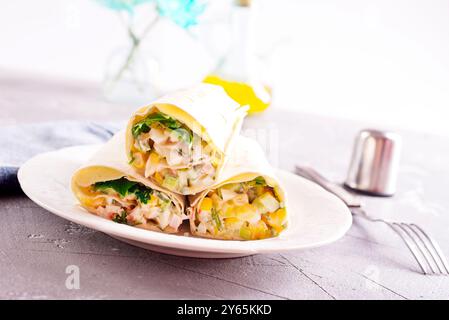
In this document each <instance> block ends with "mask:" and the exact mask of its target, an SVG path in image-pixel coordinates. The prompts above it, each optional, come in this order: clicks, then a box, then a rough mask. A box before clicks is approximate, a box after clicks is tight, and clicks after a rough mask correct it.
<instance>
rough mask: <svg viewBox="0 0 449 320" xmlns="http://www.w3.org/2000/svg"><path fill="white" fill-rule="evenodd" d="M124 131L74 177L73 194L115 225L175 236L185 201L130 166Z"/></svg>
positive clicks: (89, 208)
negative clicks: (125, 225)
mask: <svg viewBox="0 0 449 320" xmlns="http://www.w3.org/2000/svg"><path fill="white" fill-rule="evenodd" d="M124 143H125V131H121V132H119V133H117V134H116V135H115V136H114V137H112V138H111V140H109V141H108V142H107V143H106V144H105V145H104V146H102V147H101V148H100V150H98V152H97V153H95V154H94V155H93V157H92V158H91V159H90V160H89V161H88V163H87V164H86V165H85V166H83V167H81V168H80V169H78V170H77V171H76V172H75V173H74V174H73V177H72V191H73V193H74V194H75V196H76V197H77V199H78V200H79V202H80V204H81V206H82V207H84V208H85V209H86V210H87V211H89V212H91V213H93V214H96V215H98V216H101V217H103V218H106V219H109V220H113V221H115V222H119V223H123V224H128V225H131V226H136V227H138V228H143V229H147V230H153V231H161V232H166V233H175V232H177V231H178V228H179V226H180V225H181V223H182V221H183V220H185V219H186V218H187V216H186V215H185V214H184V208H185V200H186V199H185V197H184V196H181V195H178V194H175V193H173V192H170V191H167V190H164V189H163V188H161V187H159V186H157V185H156V184H154V183H152V182H151V181H148V179H145V178H144V177H142V176H141V175H139V174H138V173H137V172H136V171H135V170H134V169H132V168H131V167H130V166H129V165H128V164H127V158H126V155H125V154H124V152H123V146H124Z"/></svg>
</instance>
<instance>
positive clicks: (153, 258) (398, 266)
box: [0, 77, 449, 299]
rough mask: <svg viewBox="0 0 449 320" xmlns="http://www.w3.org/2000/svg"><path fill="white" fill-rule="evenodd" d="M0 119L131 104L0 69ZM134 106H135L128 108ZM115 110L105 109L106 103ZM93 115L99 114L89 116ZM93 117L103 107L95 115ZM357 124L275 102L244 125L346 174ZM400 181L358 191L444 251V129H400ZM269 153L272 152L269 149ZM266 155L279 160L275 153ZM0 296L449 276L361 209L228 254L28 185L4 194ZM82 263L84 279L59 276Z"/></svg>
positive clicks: (341, 295) (318, 286)
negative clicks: (60, 204) (335, 225)
mask: <svg viewBox="0 0 449 320" xmlns="http://www.w3.org/2000/svg"><path fill="white" fill-rule="evenodd" d="M0 92H1V94H0V106H1V110H2V118H1V119H0V124H2V125H3V124H13V123H23V122H34V121H45V120H54V119H94V120H99V119H102V118H104V119H105V120H118V119H122V120H123V119H125V118H126V115H127V114H128V113H129V109H127V108H126V107H123V106H117V105H109V104H107V103H105V102H102V101H101V98H100V97H99V96H98V95H97V92H98V91H97V88H95V87H91V86H86V85H79V84H73V83H61V82H60V81H58V82H49V81H46V82H36V79H26V78H16V79H13V78H11V77H9V78H5V77H0ZM131 110H132V108H131ZM111 113H113V114H111ZM94 117H95V118H94ZM98 117H101V118H98ZM365 126H366V125H364V124H361V123H353V122H349V121H341V120H335V119H332V118H323V117H317V116H311V115H305V114H298V113H293V112H285V111H282V110H280V109H277V107H276V106H273V107H272V108H271V109H270V110H269V111H267V112H266V113H265V114H263V115H261V116H255V117H251V118H248V119H247V120H246V123H245V133H247V134H252V133H256V134H257V135H258V137H259V138H262V139H264V136H263V134H264V133H263V132H266V131H264V130H263V129H262V128H265V129H266V128H269V130H268V132H270V136H271V137H275V138H276V136H278V138H279V140H278V141H279V146H278V148H279V150H278V151H279V157H278V165H279V167H281V168H283V169H287V170H292V169H293V167H294V165H295V164H308V165H312V166H313V167H315V168H316V169H317V170H319V171H321V172H322V173H323V174H324V175H327V176H328V177H330V178H332V179H335V180H336V181H342V180H343V179H344V176H345V172H346V169H347V166H348V162H349V158H350V153H351V148H352V140H353V138H354V136H355V133H356V132H357V131H358V130H359V129H361V128H362V127H365ZM400 133H401V134H402V136H403V140H404V143H403V157H402V160H401V165H400V172H399V184H398V192H397V194H396V195H395V196H394V197H392V198H368V197H365V198H364V200H365V202H366V205H367V211H368V212H369V213H370V214H372V215H373V216H378V217H385V218H390V219H393V220H397V221H406V222H410V221H413V222H415V223H417V224H419V225H420V226H422V227H423V228H425V229H426V230H427V231H429V232H430V233H431V234H432V235H433V236H434V237H435V238H436V240H437V241H438V242H439V243H440V246H441V247H442V249H443V251H444V252H445V253H446V254H447V255H448V254H449V234H448V232H447V228H448V226H449V213H448V211H447V209H448V208H449V197H448V196H447V192H448V190H449V179H448V177H449V167H448V166H447V163H449V140H448V139H447V138H442V137H437V136H432V135H426V134H422V133H419V134H418V133H413V132H400ZM272 154H274V155H276V154H277V152H276V150H275V151H274V153H272ZM271 160H274V161H275V162H276V156H274V157H273V158H272V159H271ZM0 201H1V204H2V205H1V208H0V215H1V216H2V223H1V224H0V273H1V274H2V275H4V276H2V277H0V298H11V299H16V298H36V299H41V298H62V299H65V298H88V299H90V298H100V299H101V298H106V299H107V298H131V299H132V298H143V299H152V298H157V299H163V298H190V299H201V298H205V299H209V298H212V299H215V298H217V299H221V298H227V299H246V298H252V299H259V298H261V299H312V298H314V299H421V298H422V299H430V298H442V299H448V298H449V277H441V276H423V275H421V274H420V273H419V268H418V266H417V265H416V263H415V261H414V260H413V257H412V256H411V254H410V253H409V252H408V250H407V248H406V247H405V246H404V244H403V243H402V242H401V241H400V239H399V238H398V237H397V235H396V234H394V233H393V232H392V231H391V230H390V229H389V228H388V227H387V226H385V225H382V224H373V223H370V222H367V221H364V220H361V219H359V218H355V219H354V225H353V226H352V228H351V229H350V231H349V232H348V234H347V235H346V236H345V237H344V238H343V239H341V240H339V241H337V242H336V243H334V244H332V245H328V246H325V247H322V248H316V249H313V250H307V251H298V252H295V251H292V252H289V253H287V254H273V255H255V256H250V257H246V258H238V259H227V260H201V259H193V258H181V257H175V256H167V255H163V254H158V253H153V252H150V251H145V250H143V249H139V248H136V247H132V246H130V245H127V244H124V243H122V242H120V241H118V240H115V239H113V238H111V237H109V236H107V235H105V234H102V233H100V232H96V231H93V230H90V229H87V228H85V227H82V226H79V225H75V224H73V223H70V222H68V221H65V220H63V219H61V218H59V217H57V216H55V215H53V214H51V213H49V212H47V211H46V210H44V209H41V208H40V207H38V206H37V205H35V204H34V203H33V202H31V201H30V200H29V199H27V198H26V197H25V196H21V195H18V196H2V197H1V198H0ZM68 265H77V266H79V268H80V289H79V290H68V289H67V288H66V286H65V281H66V278H67V274H66V267H67V266H68Z"/></svg>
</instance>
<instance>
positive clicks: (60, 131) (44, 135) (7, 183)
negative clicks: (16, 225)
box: [0, 121, 122, 195]
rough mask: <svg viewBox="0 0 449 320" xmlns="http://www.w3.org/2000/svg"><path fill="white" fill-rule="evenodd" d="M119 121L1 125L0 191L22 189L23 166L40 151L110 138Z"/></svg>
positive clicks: (93, 142) (4, 192) (11, 191)
mask: <svg viewBox="0 0 449 320" xmlns="http://www.w3.org/2000/svg"><path fill="white" fill-rule="evenodd" d="M121 125H122V124H119V123H101V124H99V123H94V122H76V121H59V122H46V123H38V124H24V125H17V126H6V127H2V128H0V195H1V194H13V193H17V192H20V190H21V189H20V186H19V182H18V181H17V171H18V169H19V167H20V166H21V165H22V164H23V163H24V162H25V161H26V160H28V159H29V158H31V157H33V156H34V155H36V154H39V153H42V152H47V151H51V150H56V149H60V148H64V147H69V146H74V145H81V144H95V143H102V142H105V141H107V140H108V139H109V138H110V137H111V136H112V135H113V134H114V133H115V132H117V131H118V130H119V129H120V128H121V127H122V126H121Z"/></svg>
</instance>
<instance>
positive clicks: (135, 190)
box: [94, 177, 153, 204]
mask: <svg viewBox="0 0 449 320" xmlns="http://www.w3.org/2000/svg"><path fill="white" fill-rule="evenodd" d="M94 189H95V190H99V191H106V190H107V189H112V190H114V191H116V192H117V193H118V194H120V195H121V196H122V197H126V196H127V195H128V194H135V195H136V197H137V199H138V200H139V201H140V202H141V203H143V204H146V203H148V201H149V199H150V196H151V194H152V193H153V190H152V189H150V188H147V187H145V186H144V185H142V184H140V183H138V182H134V181H129V180H128V179H126V178H125V177H122V178H120V179H117V180H110V181H101V182H97V183H95V184H94Z"/></svg>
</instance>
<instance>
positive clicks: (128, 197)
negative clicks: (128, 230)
mask: <svg viewBox="0 0 449 320" xmlns="http://www.w3.org/2000/svg"><path fill="white" fill-rule="evenodd" d="M84 191H85V193H86V194H88V198H87V199H88V201H87V202H88V203H85V205H86V206H87V207H88V208H89V209H90V211H92V212H93V213H95V214H97V215H99V216H101V217H103V218H106V219H109V220H113V221H115V222H118V223H124V224H128V225H133V226H142V227H144V228H145V225H147V224H151V225H156V226H158V227H159V228H160V229H161V230H164V229H166V228H167V227H171V228H173V229H175V230H176V229H178V227H179V226H180V225H181V223H182V221H183V219H184V218H185V215H184V214H183V213H181V212H180V210H179V209H178V208H177V207H176V206H175V204H174V203H173V201H172V200H171V199H170V198H169V197H167V196H166V195H165V194H163V193H161V192H160V191H157V190H153V189H150V188H148V187H146V186H144V185H142V184H140V183H138V182H134V181H130V180H127V179H126V178H124V177H123V178H120V179H117V180H111V181H103V182H97V183H95V184H93V185H91V186H90V187H88V188H86V190H84Z"/></svg>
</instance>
